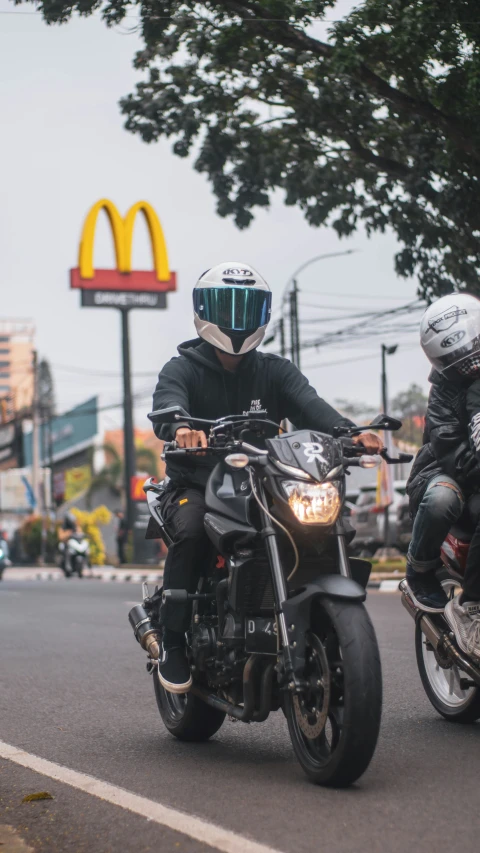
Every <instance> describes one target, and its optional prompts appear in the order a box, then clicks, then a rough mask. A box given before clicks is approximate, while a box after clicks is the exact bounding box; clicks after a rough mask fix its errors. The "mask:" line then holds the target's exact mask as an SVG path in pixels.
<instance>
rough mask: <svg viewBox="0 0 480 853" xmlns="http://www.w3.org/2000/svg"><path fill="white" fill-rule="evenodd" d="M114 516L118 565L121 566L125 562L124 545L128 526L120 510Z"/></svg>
mask: <svg viewBox="0 0 480 853" xmlns="http://www.w3.org/2000/svg"><path fill="white" fill-rule="evenodd" d="M115 515H116V517H117V519H118V527H117V555H118V562H119V563H120V565H121V566H123V565H124V563H126V562H127V560H126V557H125V545H126V544H127V540H128V524H127V520H126V518H125V515H124V513H123V512H122V510H121V509H119V510H117V512H116V513H115Z"/></svg>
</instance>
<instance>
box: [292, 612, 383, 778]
mask: <svg viewBox="0 0 480 853" xmlns="http://www.w3.org/2000/svg"><path fill="white" fill-rule="evenodd" d="M306 659H307V665H306V672H305V676H306V678H307V680H309V681H310V684H311V688H310V689H309V690H306V691H305V692H304V693H303V694H300V695H298V696H294V695H292V694H291V693H287V694H286V696H285V715H286V717H287V721H288V728H289V731H290V737H291V740H292V745H293V748H294V751H295V754H296V756H297V759H298V761H299V762H300V764H301V766H302V768H303V770H304V771H305V773H306V774H307V776H308V777H309V779H311V780H312V782H315V783H316V784H317V785H327V786H332V787H339V788H340V787H347V786H348V785H351V784H353V782H355V781H356V780H357V779H358V778H359V777H360V776H361V775H362V774H363V773H364V772H365V770H366V769H367V767H368V765H369V764H370V761H371V760H372V756H373V753H374V751H375V747H376V744H377V738H378V732H379V729H380V719H381V711H382V677H381V668H380V655H379V651H378V646H377V640H376V637H375V632H374V629H373V625H372V623H371V621H370V618H369V616H368V613H367V611H366V609H365V607H364V606H363V604H358V603H357V602H346V601H331V600H329V599H322V600H321V601H318V602H316V603H315V605H314V608H313V611H312V627H311V631H310V632H309V635H308V646H307V658H306ZM315 691H317V692H315Z"/></svg>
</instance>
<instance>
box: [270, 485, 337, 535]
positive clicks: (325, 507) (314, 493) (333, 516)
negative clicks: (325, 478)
mask: <svg viewBox="0 0 480 853" xmlns="http://www.w3.org/2000/svg"><path fill="white" fill-rule="evenodd" d="M282 488H283V490H284V492H285V494H286V496H287V498H288V504H289V506H290V509H291V510H292V512H293V514H294V515H295V517H296V518H297V519H298V520H299V521H301V522H302V524H325V525H327V524H333V523H334V522H335V521H336V520H337V517H338V514H339V512H340V507H341V500H340V494H339V491H338V487H337V486H336V485H335V484H334V483H302V482H300V481H298V480H283V481H282Z"/></svg>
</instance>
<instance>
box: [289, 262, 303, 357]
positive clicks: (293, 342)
mask: <svg viewBox="0 0 480 853" xmlns="http://www.w3.org/2000/svg"><path fill="white" fill-rule="evenodd" d="M289 301H290V357H291V360H292V362H293V364H296V366H297V367H298V368H300V329H299V325H298V285H297V279H296V278H294V279H293V282H292V289H291V291H290V293H289Z"/></svg>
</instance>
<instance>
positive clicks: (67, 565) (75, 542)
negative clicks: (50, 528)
mask: <svg viewBox="0 0 480 853" xmlns="http://www.w3.org/2000/svg"><path fill="white" fill-rule="evenodd" d="M58 550H59V552H60V554H61V567H62V569H63V571H64V573H65V577H67V578H71V577H72V575H78V577H79V578H81V577H82V574H83V570H84V569H86V568H88V566H89V565H90V544H89V541H88V539H87V537H86V536H85V533H83V532H82V531H80V532H75V533H73V532H72V533H70V534H69V536H68V538H67V539H66V540H65V541H63V542H60V544H59V546H58Z"/></svg>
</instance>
